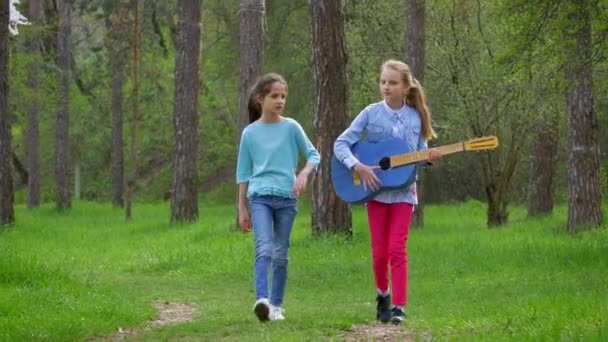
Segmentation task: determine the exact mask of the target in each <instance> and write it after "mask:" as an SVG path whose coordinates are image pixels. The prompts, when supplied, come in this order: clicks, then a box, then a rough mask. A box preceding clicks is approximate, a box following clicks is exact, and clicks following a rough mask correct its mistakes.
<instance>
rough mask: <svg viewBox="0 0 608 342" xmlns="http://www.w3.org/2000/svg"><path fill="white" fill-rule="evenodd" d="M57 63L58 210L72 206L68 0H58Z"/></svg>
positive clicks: (69, 22) (69, 24) (69, 18)
mask: <svg viewBox="0 0 608 342" xmlns="http://www.w3.org/2000/svg"><path fill="white" fill-rule="evenodd" d="M57 4H58V8H59V30H58V34H57V66H58V69H59V103H58V112H57V127H56V146H55V181H56V193H55V203H56V205H57V208H58V209H59V210H65V209H69V208H70V206H71V199H70V140H69V128H70V120H69V119H70V114H69V110H70V107H69V104H70V73H71V71H70V55H71V51H70V34H71V30H72V29H71V8H70V4H69V1H68V0H58V1H57Z"/></svg>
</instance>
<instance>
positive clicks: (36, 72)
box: [25, 0, 42, 209]
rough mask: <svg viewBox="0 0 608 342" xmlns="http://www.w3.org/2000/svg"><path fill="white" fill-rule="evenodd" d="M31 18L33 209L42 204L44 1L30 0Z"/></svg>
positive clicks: (30, 172) (29, 131) (30, 196)
mask: <svg viewBox="0 0 608 342" xmlns="http://www.w3.org/2000/svg"><path fill="white" fill-rule="evenodd" d="M29 20H30V22H31V23H32V25H33V26H34V30H32V33H31V37H30V39H29V42H28V50H29V53H30V54H31V57H32V62H31V63H30V65H29V67H28V69H29V71H28V85H29V88H30V91H31V94H32V96H31V98H30V100H29V108H28V112H27V125H28V126H27V134H26V143H25V145H26V149H27V170H28V178H27V194H28V196H27V208H28V209H33V208H36V207H38V206H39V205H40V129H39V122H40V100H39V98H40V43H41V41H40V29H41V26H40V24H41V20H42V3H41V1H40V0H30V2H29Z"/></svg>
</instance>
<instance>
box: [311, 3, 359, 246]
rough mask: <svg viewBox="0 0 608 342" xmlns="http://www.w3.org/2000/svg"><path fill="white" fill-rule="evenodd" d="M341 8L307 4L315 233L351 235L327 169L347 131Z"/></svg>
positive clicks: (345, 210)
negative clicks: (315, 151) (340, 137)
mask: <svg viewBox="0 0 608 342" xmlns="http://www.w3.org/2000/svg"><path fill="white" fill-rule="evenodd" d="M343 6H344V3H343V1H335V0H311V1H310V14H311V15H310V17H311V21H312V25H311V26H312V39H313V60H314V72H315V85H316V87H315V110H314V113H315V117H314V127H315V131H316V145H317V149H318V150H319V153H320V154H321V164H320V165H319V167H318V170H317V173H316V176H315V178H314V180H313V197H312V198H313V200H312V205H313V211H312V229H313V233H315V234H323V233H344V234H351V233H352V220H351V213H350V210H349V208H348V205H347V204H346V203H345V202H343V201H342V200H340V199H339V198H338V197H337V195H336V192H335V191H334V187H333V184H332V182H331V170H330V167H331V162H330V161H331V158H332V156H333V146H334V141H335V140H336V138H337V137H338V135H340V133H342V131H344V129H345V128H346V126H347V124H348V115H349V113H348V80H347V75H346V62H347V55H346V47H345V45H346V44H345V38H344V20H345V18H344V7H343Z"/></svg>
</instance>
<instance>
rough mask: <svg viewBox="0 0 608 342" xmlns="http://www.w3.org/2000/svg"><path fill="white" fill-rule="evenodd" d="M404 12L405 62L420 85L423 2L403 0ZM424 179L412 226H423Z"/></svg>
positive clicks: (418, 187) (417, 189)
mask: <svg viewBox="0 0 608 342" xmlns="http://www.w3.org/2000/svg"><path fill="white" fill-rule="evenodd" d="M405 11H406V17H407V23H406V30H405V45H406V56H405V60H406V62H407V63H408V64H409V66H410V69H411V71H412V73H413V75H414V77H416V78H417V79H418V82H420V84H424V66H425V63H426V61H425V48H426V37H425V32H426V28H425V22H426V13H425V0H405ZM424 179H425V177H424V176H423V175H422V174H418V181H417V188H416V191H417V192H418V199H419V203H418V205H416V209H415V210H414V213H413V216H412V224H413V225H414V226H418V227H423V226H424Z"/></svg>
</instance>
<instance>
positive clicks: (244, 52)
mask: <svg viewBox="0 0 608 342" xmlns="http://www.w3.org/2000/svg"><path fill="white" fill-rule="evenodd" d="M265 11H266V6H265V1H264V0H241V3H240V10H239V15H240V29H239V51H240V57H239V116H238V125H239V134H238V135H237V137H238V139H240V136H241V135H240V132H242V131H243V128H245V126H247V124H248V123H249V115H248V111H247V104H248V102H249V97H248V96H249V89H250V88H251V86H253V83H254V82H255V80H256V78H257V77H258V76H259V75H260V74H261V72H262V62H263V60H264V16H265Z"/></svg>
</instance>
